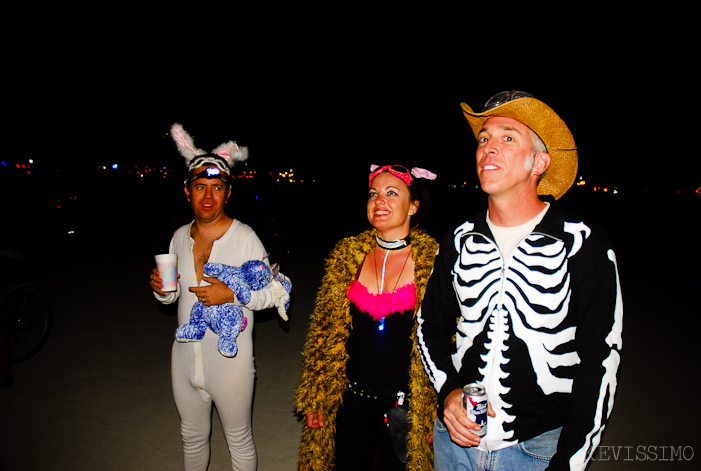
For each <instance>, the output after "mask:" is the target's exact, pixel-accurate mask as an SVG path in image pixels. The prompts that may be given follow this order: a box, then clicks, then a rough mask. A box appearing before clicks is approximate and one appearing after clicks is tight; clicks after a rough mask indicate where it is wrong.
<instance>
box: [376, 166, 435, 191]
mask: <svg viewBox="0 0 701 471" xmlns="http://www.w3.org/2000/svg"><path fill="white" fill-rule="evenodd" d="M370 172H371V173H370V186H372V180H373V178H375V177H376V176H378V175H379V174H381V173H382V172H389V173H391V174H392V175H394V176H395V177H397V178H399V179H401V180H402V181H403V182H404V183H406V186H411V182H412V181H413V180H414V179H413V178H412V175H413V176H414V177H416V178H425V179H427V180H435V179H436V176H437V175H436V174H435V173H432V172H429V171H428V170H425V169H423V168H418V167H414V168H412V169H411V171H409V169H408V168H406V167H405V166H403V165H384V166H382V167H380V166H379V165H371V166H370Z"/></svg>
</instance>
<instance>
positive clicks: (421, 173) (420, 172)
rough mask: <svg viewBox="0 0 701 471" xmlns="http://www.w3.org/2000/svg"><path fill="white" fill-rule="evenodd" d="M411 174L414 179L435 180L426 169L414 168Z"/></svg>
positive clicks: (434, 175)
mask: <svg viewBox="0 0 701 471" xmlns="http://www.w3.org/2000/svg"><path fill="white" fill-rule="evenodd" d="M411 174H412V175H413V176H415V177H416V178H425V179H426V180H435V179H436V177H437V175H436V174H435V173H433V172H429V171H428V170H426V169H423V168H418V167H414V168H412V169H411Z"/></svg>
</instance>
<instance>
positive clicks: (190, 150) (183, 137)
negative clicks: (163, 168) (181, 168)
mask: <svg viewBox="0 0 701 471" xmlns="http://www.w3.org/2000/svg"><path fill="white" fill-rule="evenodd" d="M170 136H171V137H172V138H173V140H174V141H175V144H176V145H177V146H178V151H180V155H182V156H183V157H185V164H186V165H190V162H191V161H192V159H193V158H195V157H196V156H198V155H202V154H205V151H203V150H202V149H198V148H197V147H195V143H194V141H193V140H192V137H191V136H190V135H189V134H188V133H187V131H185V130H184V129H183V126H182V125H181V124H179V123H175V124H173V126H172V127H171V128H170Z"/></svg>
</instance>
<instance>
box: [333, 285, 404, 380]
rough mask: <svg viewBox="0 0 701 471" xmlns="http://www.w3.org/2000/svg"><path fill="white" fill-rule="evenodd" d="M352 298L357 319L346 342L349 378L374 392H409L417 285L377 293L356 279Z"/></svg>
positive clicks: (354, 320) (352, 309)
mask: <svg viewBox="0 0 701 471" xmlns="http://www.w3.org/2000/svg"><path fill="white" fill-rule="evenodd" d="M348 299H349V300H350V301H351V305H350V312H351V315H352V318H353V319H352V322H353V326H352V329H351V334H350V337H349V338H348V341H347V343H346V351H347V352H348V355H349V359H348V363H347V365H346V373H347V375H348V379H349V380H350V382H351V383H357V384H358V386H359V387H361V388H365V389H371V390H374V391H399V390H404V391H406V390H407V389H406V388H407V387H408V384H409V367H410V365H411V358H410V355H411V349H412V341H411V332H412V329H413V327H414V306H415V304H416V292H415V288H414V284H413V283H412V284H410V285H406V286H404V287H402V288H399V289H397V290H395V291H394V292H392V293H385V294H381V295H374V294H371V293H369V292H368V291H367V289H366V288H365V287H364V286H363V285H362V284H360V283H359V282H357V281H354V282H353V283H352V284H351V286H350V288H349V290H348ZM383 317H384V326H383V327H381V323H382V322H381V319H382V318H383Z"/></svg>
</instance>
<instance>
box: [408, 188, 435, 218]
mask: <svg viewBox="0 0 701 471" xmlns="http://www.w3.org/2000/svg"><path fill="white" fill-rule="evenodd" d="M418 180H419V179H418V178H414V180H413V181H412V182H411V185H410V186H409V198H410V199H411V201H412V202H414V201H418V202H419V208H418V210H417V211H416V214H414V215H413V216H412V217H411V227H417V226H420V225H421V224H422V223H423V222H424V220H425V219H426V215H427V214H428V208H429V206H430V205H431V195H429V194H428V190H427V189H426V187H425V186H424V185H423V184H422V183H419V182H418Z"/></svg>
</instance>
